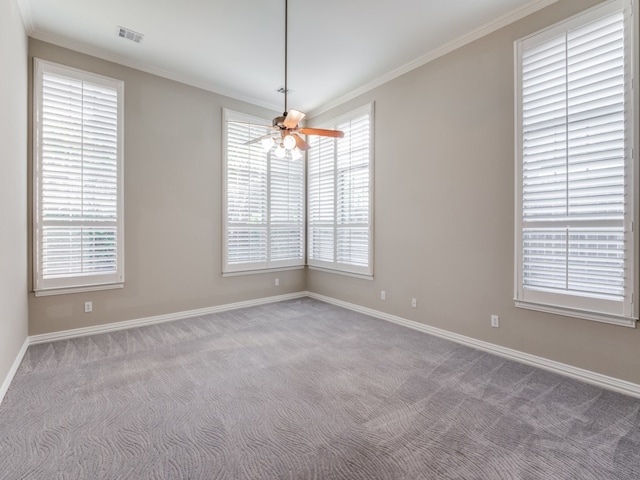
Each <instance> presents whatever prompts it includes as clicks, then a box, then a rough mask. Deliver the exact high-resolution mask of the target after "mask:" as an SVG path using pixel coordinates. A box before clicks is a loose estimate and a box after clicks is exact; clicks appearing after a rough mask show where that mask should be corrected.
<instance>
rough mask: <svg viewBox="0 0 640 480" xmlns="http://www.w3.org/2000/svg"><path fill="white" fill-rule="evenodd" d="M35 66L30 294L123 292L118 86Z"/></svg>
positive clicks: (46, 65)
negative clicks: (96, 289)
mask: <svg viewBox="0 0 640 480" xmlns="http://www.w3.org/2000/svg"><path fill="white" fill-rule="evenodd" d="M36 65H37V67H36V76H37V78H36V97H37V101H36V103H37V109H38V113H37V128H36V131H37V134H36V135H37V147H36V156H37V161H36V164H37V165H36V170H37V176H36V189H37V200H36V201H37V212H38V214H37V215H36V218H35V220H36V232H37V237H36V243H37V245H36V263H37V270H36V272H37V274H36V286H35V289H36V293H38V292H40V294H43V292H46V291H55V290H59V289H67V288H74V287H76V288H79V287H80V288H81V287H90V286H96V285H107V284H120V285H121V283H122V281H123V279H124V277H123V271H122V264H123V262H122V232H121V225H122V221H121V213H120V212H121V204H120V191H119V190H120V188H121V186H120V185H121V180H120V178H121V172H120V168H121V167H120V164H121V153H120V151H121V150H120V149H121V147H120V142H121V138H120V137H121V126H120V111H119V109H120V102H121V97H122V82H119V81H115V80H111V79H106V78H104V77H98V76H94V75H91V74H87V73H86V72H79V71H76V70H72V69H67V68H66V67H62V66H57V65H54V64H49V63H47V62H42V61H37V63H36Z"/></svg>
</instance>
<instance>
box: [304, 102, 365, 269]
mask: <svg viewBox="0 0 640 480" xmlns="http://www.w3.org/2000/svg"><path fill="white" fill-rule="evenodd" d="M364 115H368V117H369V125H368V127H369V145H368V148H369V160H368V167H369V184H368V188H369V196H368V197H369V198H368V203H369V204H368V210H369V212H368V216H369V223H368V225H367V227H368V254H369V255H368V265H367V266H366V267H361V266H356V265H350V264H347V263H340V262H339V261H338V259H337V256H338V253H337V250H338V249H337V243H338V242H337V232H338V228H339V225H340V224H339V223H338V219H337V217H338V188H337V184H338V179H339V176H338V174H337V172H338V165H337V145H338V142H339V141H341V140H344V139H337V138H336V139H331V140H332V141H333V142H334V144H333V149H334V153H333V185H334V191H333V193H334V202H333V223H332V225H331V228H333V261H332V262H328V261H324V260H316V259H313V258H311V257H310V253H311V249H310V242H311V241H312V235H311V233H310V230H311V228H312V223H311V220H310V219H311V215H310V213H309V211H310V204H311V202H310V199H309V191H310V188H309V183H310V172H311V168H310V165H309V155H310V154H312V153H313V152H311V150H310V152H308V153H307V244H306V245H307V265H308V267H309V269H311V270H320V271H326V272H329V273H337V274H342V275H346V276H351V277H356V278H362V279H366V280H373V276H374V268H373V265H374V218H375V216H374V213H375V212H374V173H375V161H374V159H375V154H374V145H375V142H374V131H375V109H374V102H370V103H367V104H365V105H362V106H360V107H357V108H355V109H353V110H350V111H349V112H346V113H344V114H341V115H339V116H337V117H334V118H332V119H330V120H328V121H326V122H323V123H321V124H319V125H317V126H318V127H320V128H329V129H339V125H340V124H341V123H344V122H347V121H350V120H353V119H356V118H358V117H361V116H364ZM314 126H316V125H314ZM311 148H313V146H312V147H311Z"/></svg>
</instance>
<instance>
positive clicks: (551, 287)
mask: <svg viewBox="0 0 640 480" xmlns="http://www.w3.org/2000/svg"><path fill="white" fill-rule="evenodd" d="M630 8H631V5H630V3H629V2H628V1H624V2H623V1H615V2H609V3H606V4H604V5H602V6H598V7H596V8H594V9H591V10H588V11H587V12H585V13H583V14H580V15H578V16H576V17H573V18H571V19H569V20H567V21H565V22H563V23H561V24H558V25H556V26H554V27H551V28H549V29H547V30H544V31H542V32H540V33H537V34H535V35H532V36H530V37H528V38H525V39H523V40H521V41H518V42H516V58H517V72H516V73H517V75H516V77H517V88H516V95H517V98H516V106H517V115H516V118H517V121H518V126H517V129H516V145H517V147H516V148H517V152H516V153H517V155H516V157H517V163H516V172H517V174H516V175H517V177H516V190H517V197H516V198H517V209H516V226H517V227H516V228H517V230H516V246H515V247H516V292H515V297H516V305H518V306H520V307H524V308H533V309H538V310H543V311H548V312H552V313H560V314H567V315H572V316H576V317H582V318H588V319H591V320H598V321H604V322H609V323H615V324H621V325H628V326H635V319H636V318H637V311H636V310H635V307H634V303H633V292H634V288H636V287H635V277H636V275H637V266H636V264H635V260H634V253H635V252H636V251H637V243H636V235H635V233H634V227H633V224H634V221H637V218H636V215H637V212H636V211H635V208H636V207H635V206H636V204H637V186H638V172H637V171H634V168H635V167H634V160H633V158H632V156H633V148H632V145H633V142H634V140H635V141H637V139H634V135H637V128H635V129H634V128H633V122H634V117H633V114H634V112H632V109H633V106H634V105H636V104H637V98H636V99H634V92H633V89H632V73H633V69H632V59H634V58H635V54H634V53H632V50H633V43H632V38H633V27H632V23H631V21H630V17H631V10H630ZM634 132H636V133H634Z"/></svg>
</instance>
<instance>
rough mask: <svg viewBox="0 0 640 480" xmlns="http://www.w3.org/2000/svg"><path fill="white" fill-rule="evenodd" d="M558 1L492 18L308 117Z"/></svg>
mask: <svg viewBox="0 0 640 480" xmlns="http://www.w3.org/2000/svg"><path fill="white" fill-rule="evenodd" d="M556 2H558V0H532V1H531V2H529V3H527V4H525V5H523V6H521V7H519V8H517V9H515V10H512V11H511V12H508V13H506V14H504V15H502V16H500V17H498V18H496V19H494V20H492V21H491V22H489V23H486V24H485V25H483V26H481V27H479V28H477V29H475V30H472V31H471V32H469V33H466V34H464V35H462V36H461V37H458V38H456V39H455V40H452V41H451V42H449V43H446V44H444V45H442V46H440V47H438V48H435V49H433V50H431V51H430V52H427V53H426V54H424V55H422V56H420V57H418V58H416V59H415V60H412V61H411V62H409V63H405V64H404V65H402V66H401V67H398V68H396V69H395V70H392V71H390V72H389V73H386V74H384V75H382V76H380V77H378V78H376V79H374V80H372V81H370V82H368V83H366V84H364V85H363V86H361V87H359V88H357V89H355V90H353V91H351V92H350V93H347V94H345V95H343V96H341V97H339V98H337V99H335V100H332V101H331V102H329V103H326V104H324V105H323V106H322V107H320V108H317V109H315V110H313V111H311V112H310V113H308V114H307V118H312V117H314V116H316V115H320V114H322V113H325V112H327V111H329V110H331V109H333V108H335V107H337V106H339V105H342V104H343V103H345V102H347V101H349V100H352V99H354V98H356V97H358V96H360V95H362V94H363V93H366V92H368V91H370V90H373V89H374V88H377V87H379V86H381V85H384V84H385V83H387V82H389V81H391V80H393V79H395V78H398V77H400V76H401V75H404V74H405V73H408V72H410V71H412V70H415V69H416V68H419V67H421V66H423V65H426V64H427V63H429V62H432V61H434V60H436V59H437V58H440V57H442V56H444V55H446V54H447V53H451V52H453V51H454V50H457V49H458V48H461V47H464V46H465V45H467V44H469V43H471V42H474V41H476V40H478V39H480V38H482V37H484V36H487V35H489V34H490V33H493V32H495V31H496V30H499V29H501V28H503V27H506V26H507V25H510V24H512V23H514V22H516V21H518V20H520V19H522V18H524V17H526V16H528V15H531V14H532V13H535V12H537V11H538V10H542V9H543V8H545V7H548V6H549V5H552V4H554V3H556Z"/></svg>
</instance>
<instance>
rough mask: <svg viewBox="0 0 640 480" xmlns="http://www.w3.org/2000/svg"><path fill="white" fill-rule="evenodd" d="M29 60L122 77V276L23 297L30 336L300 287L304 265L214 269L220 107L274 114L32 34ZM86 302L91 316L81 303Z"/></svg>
mask: <svg viewBox="0 0 640 480" xmlns="http://www.w3.org/2000/svg"><path fill="white" fill-rule="evenodd" d="M33 57H39V58H42V59H46V60H50V61H54V62H59V63H62V64H65V65H69V66H72V67H76V68H81V69H85V70H89V71H92V72H96V73H99V74H103V75H107V76H110V77H114V78H118V79H122V80H124V82H125V134H124V135H125V138H124V141H125V153H124V154H125V159H124V165H125V170H124V178H125V180H124V182H125V187H124V204H125V208H124V215H125V275H126V282H125V287H124V289H122V290H105V291H100V292H91V293H82V294H80V293H78V294H71V295H56V296H50V297H37V298H36V297H34V296H33V294H31V295H30V299H29V332H30V334H31V335H34V334H41V333H47V332H54V331H59V330H67V329H72V328H79V327H88V326H93V325H98V324H104V323H110V322H117V321H122V320H131V319H138V318H143V317H147V316H152V315H159V314H166V313H173V312H180V311H185V310H192V309H197V308H205V307H210V306H215V305H222V304H228V303H233V302H239V301H243V300H250V299H254V298H260V297H268V296H273V295H281V294H285V293H290V292H298V291H301V290H304V287H305V272H304V270H293V271H286V272H278V273H277V274H272V273H270V274H260V275H245V276H239V277H228V278H223V277H222V275H221V271H222V266H221V262H222V250H221V241H222V229H221V226H222V216H221V212H222V189H221V185H222V177H221V173H222V165H221V155H222V147H221V135H222V123H221V122H222V108H223V107H228V108H231V109H235V110H239V111H242V112H246V113H250V114H256V115H264V116H266V118H272V117H274V116H275V115H276V113H277V112H271V111H267V110H264V109H261V108H258V107H255V106H251V105H248V104H244V103H242V102H239V101H236V100H232V99H229V98H226V97H223V96H220V95H216V94H213V93H210V92H206V91H204V90H200V89H197V88H193V87H189V86H187V85H184V84H180V83H177V82H173V81H170V80H166V79H163V78H160V77H157V76H154V75H149V74H146V73H143V72H140V71H137V70H133V69H130V68H127V67H123V66H120V65H116V64H113V63H109V62H105V61H102V60H99V59H96V58H93V57H89V56H85V55H81V54H78V53H75V52H72V51H69V50H65V49H62V48H59V47H56V46H54V45H51V44H47V43H43V42H40V41H37V40H33V39H32V40H30V44H29V61H30V65H31V64H32V58H33ZM276 277H277V278H279V279H280V287H274V282H273V279H274V278H276ZM88 300H91V301H93V312H92V313H84V310H83V305H84V302H85V301H88Z"/></svg>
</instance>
